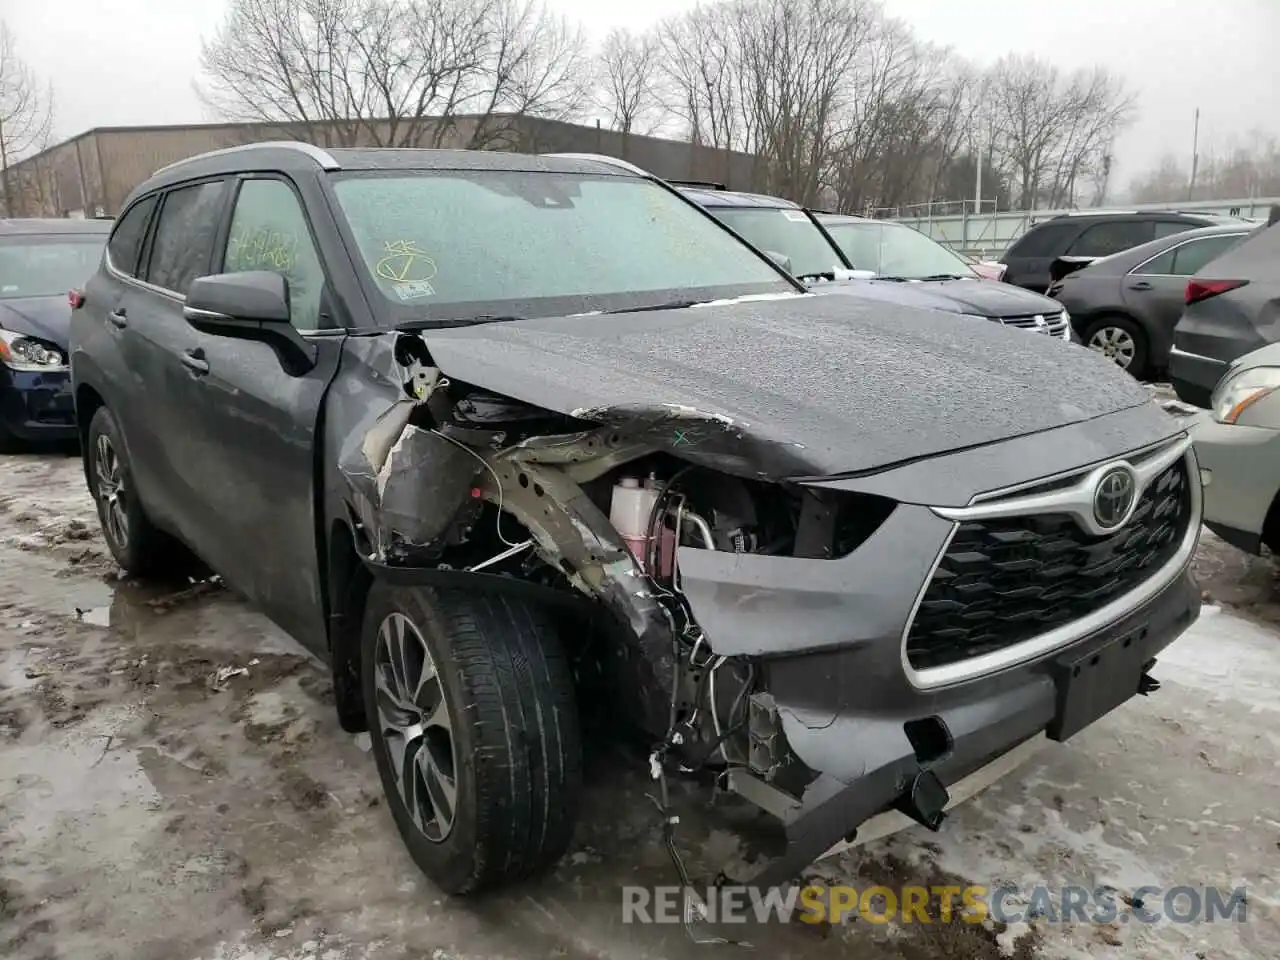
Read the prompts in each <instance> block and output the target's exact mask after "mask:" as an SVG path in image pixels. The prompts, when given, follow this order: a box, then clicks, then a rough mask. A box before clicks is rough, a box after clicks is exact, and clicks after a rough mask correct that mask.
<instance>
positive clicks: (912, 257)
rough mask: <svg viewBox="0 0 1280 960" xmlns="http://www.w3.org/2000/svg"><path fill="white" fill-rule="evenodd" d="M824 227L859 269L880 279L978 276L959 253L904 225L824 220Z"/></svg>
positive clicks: (882, 222)
mask: <svg viewBox="0 0 1280 960" xmlns="http://www.w3.org/2000/svg"><path fill="white" fill-rule="evenodd" d="M823 226H824V227H826V228H827V230H828V231H829V232H830V234H831V236H833V237H835V240H836V243H838V244H840V249H842V250H843V251H844V252H845V256H847V257H848V258H849V259H850V260H851V261H852V262H853V266H854V268H855V269H858V270H874V271H875V272H876V274H877V275H878V276H881V277H886V278H887V277H896V278H900V279H903V280H919V279H921V278H923V277H939V276H957V277H976V276H977V274H976V273H974V271H973V268H972V267H970V266H969V264H967V263H966V262H965V261H964V260H963V259H961V258H960V257H959V256H958V255H957V254H954V253H952V252H951V251H950V250H948V249H947V248H946V247H944V246H942V244H940V243H938V242H937V241H935V240H931V239H930V238H929V237H926V236H925V235H924V234H923V233H920V232H919V231H918V230H912V229H911V228H910V227H908V226H905V225H903V224H901V223H887V222H885V221H882V220H868V221H864V222H861V223H859V222H853V221H846V222H844V223H841V222H839V221H835V222H830V221H824V223H823Z"/></svg>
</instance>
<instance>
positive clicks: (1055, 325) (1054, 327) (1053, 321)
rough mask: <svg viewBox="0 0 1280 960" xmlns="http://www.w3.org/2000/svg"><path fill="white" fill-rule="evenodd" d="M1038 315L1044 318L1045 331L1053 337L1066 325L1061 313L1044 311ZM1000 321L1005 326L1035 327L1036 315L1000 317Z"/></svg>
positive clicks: (1060, 332) (1060, 334)
mask: <svg viewBox="0 0 1280 960" xmlns="http://www.w3.org/2000/svg"><path fill="white" fill-rule="evenodd" d="M1040 316H1042V317H1043V318H1044V325H1045V333H1047V334H1050V335H1051V336H1055V337H1060V336H1062V331H1063V330H1064V329H1065V328H1066V326H1067V322H1066V321H1065V320H1063V319H1062V314H1060V313H1045V314H1041V315H1040ZM1000 322H1001V323H1003V324H1004V325H1005V326H1006V327H1020V328H1023V329H1028V328H1032V327H1035V325H1036V317H1035V315H1034V314H1032V315H1030V316H1026V317H1001V318H1000Z"/></svg>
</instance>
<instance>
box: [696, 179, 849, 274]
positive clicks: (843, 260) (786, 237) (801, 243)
mask: <svg viewBox="0 0 1280 960" xmlns="http://www.w3.org/2000/svg"><path fill="white" fill-rule="evenodd" d="M673 185H674V186H676V187H677V188H678V189H679V190H680V192H681V193H683V194H684V195H685V197H687V198H688V199H690V200H692V201H693V202H694V203H696V204H697V205H698V206H700V207H702V208H703V209H704V210H706V211H707V212H708V213H710V214H711V215H712V216H713V217H715V218H716V219H717V220H719V221H720V222H721V223H723V224H724V225H725V226H727V227H729V229H731V230H733V231H734V232H735V233H737V234H738V235H739V236H741V237H743V238H744V239H745V240H746V241H747V242H748V243H750V244H751V245H752V246H753V247H755V248H756V249H758V250H762V251H763V252H765V253H767V254H768V255H769V256H771V257H772V258H773V259H774V260H776V261H777V262H778V263H780V264H782V265H784V266H785V267H786V268H787V269H788V270H789V271H790V272H791V274H792V275H793V276H795V277H796V278H797V279H799V280H801V281H803V282H805V283H809V284H814V283H815V282H820V281H834V280H848V279H851V278H852V276H853V273H854V267H853V264H851V263H850V262H849V259H848V258H847V257H846V256H845V255H844V253H843V252H842V251H841V250H840V248H839V246H837V245H836V244H835V243H834V242H833V241H832V239H831V237H830V236H829V235H828V234H827V233H826V231H825V230H823V228H822V227H821V226H820V225H819V224H818V222H817V221H816V220H814V218H813V217H812V216H810V214H809V212H808V211H807V210H805V209H804V208H803V207H801V206H800V205H799V204H796V203H792V202H791V201H790V200H784V199H782V198H781V197H770V196H766V195H764V194H759V193H742V192H739V191H736V190H723V189H719V188H716V187H714V186H712V185H701V184H700V185H697V186H690V185H688V184H686V183H676V184H673Z"/></svg>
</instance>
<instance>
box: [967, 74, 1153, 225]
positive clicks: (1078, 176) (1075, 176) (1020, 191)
mask: <svg viewBox="0 0 1280 960" xmlns="http://www.w3.org/2000/svg"><path fill="white" fill-rule="evenodd" d="M987 94H988V96H989V97H990V99H991V106H992V110H993V116H994V135H995V143H996V151H997V154H998V159H999V160H1000V161H1002V162H1003V164H1004V166H1005V168H1006V169H1007V171H1008V173H1009V175H1010V176H1011V177H1012V178H1013V179H1014V181H1015V184H1016V190H1015V193H1016V196H1017V202H1018V203H1020V204H1021V205H1022V206H1024V207H1028V208H1031V207H1035V206H1037V205H1044V204H1047V205H1048V206H1050V207H1057V206H1074V205H1075V200H1076V193H1077V184H1078V182H1080V181H1083V180H1085V179H1087V178H1088V177H1089V176H1091V175H1093V174H1094V173H1095V172H1096V171H1097V170H1098V169H1100V165H1101V164H1102V160H1103V157H1105V156H1107V155H1109V154H1110V152H1111V149H1112V146H1113V144H1114V142H1115V138H1116V136H1117V135H1118V134H1119V133H1120V131H1122V130H1123V129H1124V128H1125V126H1127V124H1128V123H1129V121H1130V120H1131V119H1132V115H1133V109H1134V99H1133V97H1132V95H1130V94H1129V93H1128V92H1127V91H1126V90H1125V89H1124V84H1123V82H1122V81H1121V80H1120V79H1119V78H1118V77H1116V76H1114V75H1113V74H1111V73H1109V72H1108V71H1107V70H1105V69H1103V68H1101V67H1098V68H1095V69H1093V70H1089V71H1077V72H1076V73H1073V74H1071V75H1068V76H1064V75H1063V74H1062V73H1061V72H1060V71H1059V70H1058V69H1057V68H1056V67H1054V66H1052V65H1050V64H1047V63H1045V62H1043V61H1041V60H1037V59H1036V58H1034V57H1030V56H1008V57H1005V58H1003V59H1002V60H1000V61H999V62H998V63H997V64H996V66H995V68H994V69H993V71H992V74H991V78H990V84H989V86H988V88H987Z"/></svg>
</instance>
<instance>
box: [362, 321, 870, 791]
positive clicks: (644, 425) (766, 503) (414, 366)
mask: <svg viewBox="0 0 1280 960" xmlns="http://www.w3.org/2000/svg"><path fill="white" fill-rule="evenodd" d="M397 360H398V361H399V362H400V364H401V365H402V367H403V383H404V388H405V394H406V397H405V400H404V401H402V402H401V404H400V405H398V406H397V407H396V408H393V409H392V410H390V411H387V412H386V413H385V414H384V415H383V417H382V418H381V419H380V420H379V422H378V424H376V425H375V427H374V429H371V430H370V431H369V432H368V434H366V436H365V437H364V438H363V442H362V445H361V448H360V450H359V451H358V453H359V454H360V458H359V459H362V460H365V463H363V464H360V466H361V467H362V468H363V469H346V470H344V472H345V473H346V475H347V477H348V480H349V481H351V482H352V484H353V486H354V487H355V489H356V490H357V491H359V492H367V493H368V494H370V495H367V496H366V497H365V498H364V509H363V510H362V511H361V514H362V515H361V516H359V517H358V518H355V520H356V526H357V528H358V529H360V530H361V531H363V533H364V535H365V536H366V537H367V542H366V543H365V544H363V545H362V549H363V551H364V552H365V553H366V555H367V556H371V557H373V558H376V560H377V561H378V562H380V563H384V564H387V565H389V566H406V565H407V566H415V567H420V566H427V567H432V568H434V569H437V570H461V571H468V572H471V573H474V574H485V575H488V576H490V577H502V578H508V579H514V580H519V581H521V582H524V583H529V584H536V585H539V586H541V587H544V588H547V589H550V590H558V591H561V592H565V593H573V594H576V595H578V596H579V597H585V598H587V599H588V600H590V601H594V602H595V604H596V605H598V607H599V608H600V610H601V611H602V613H603V614H604V616H603V618H602V621H603V624H604V625H603V627H602V629H603V630H604V631H605V632H606V633H609V634H610V635H611V636H610V639H609V640H608V641H607V642H604V643H590V642H589V643H587V644H585V645H584V646H583V648H582V650H581V658H582V664H581V668H580V683H581V684H584V685H592V686H596V687H598V688H599V689H602V690H607V691H608V693H607V696H608V697H609V699H610V701H611V703H613V704H614V705H616V707H617V708H618V710H619V712H621V713H623V714H624V715H625V717H626V719H627V720H629V721H630V726H632V727H634V728H636V729H638V730H640V731H642V732H643V733H644V734H645V735H646V736H647V737H648V738H650V740H651V741H655V742H656V744H657V746H656V747H655V749H654V752H653V756H652V757H651V759H650V765H651V772H652V773H653V774H654V776H655V778H656V777H658V776H659V775H660V774H661V773H662V772H663V771H664V770H667V769H670V770H672V771H679V772H683V773H694V772H696V771H702V770H712V771H720V772H721V774H722V776H721V777H720V778H718V779H717V783H729V784H730V785H731V786H732V787H733V788H734V789H738V790H739V792H746V793H750V794H751V797H750V799H752V800H753V801H754V802H756V803H757V804H759V805H761V806H763V807H764V808H765V809H770V810H771V811H772V812H777V811H778V810H780V809H783V808H785V807H786V806H787V805H788V804H789V803H790V802H794V798H797V797H799V795H800V794H801V793H802V792H803V788H804V786H805V785H806V783H808V782H810V781H811V780H812V779H813V777H814V776H815V774H814V773H813V772H811V771H809V770H807V769H806V768H805V767H804V765H803V764H802V763H800V761H799V760H798V759H797V758H796V757H795V756H794V755H793V754H792V753H791V752H790V751H789V750H788V749H787V747H786V745H785V740H784V738H783V737H782V736H781V732H780V727H779V725H778V718H777V713H776V710H775V709H774V708H773V704H772V700H771V698H770V696H769V694H768V692H767V690H766V689H765V685H764V675H763V667H762V666H761V664H760V663H759V662H758V661H757V660H756V659H755V658H751V657H745V656H725V655H722V654H720V653H718V652H717V649H716V642H715V638H713V637H708V636H707V635H706V634H705V633H704V631H703V629H702V627H701V626H700V625H699V624H698V622H697V620H696V618H695V616H694V614H693V611H692V609H691V607H690V604H689V602H688V600H687V598H686V597H685V594H684V590H683V589H682V584H681V569H680V562H681V561H680V557H681V552H682V551H688V550H705V551H718V552H723V553H729V554H743V555H757V556H776V557H807V558H813V559H824V558H825V559H830V558H835V557H839V556H842V555H845V554H847V553H849V552H850V551H852V550H853V549H854V548H855V547H856V546H857V545H858V544H859V543H860V542H862V540H864V539H865V538H866V537H867V536H868V535H870V533H872V532H874V530H875V529H876V528H877V527H878V526H879V525H880V523H882V522H883V521H884V519H885V518H886V517H887V516H888V514H889V512H890V511H891V510H892V508H893V503H892V501H889V500H886V499H884V498H880V497H871V496H862V495H852V494H832V493H831V492H829V491H820V490H814V489H811V488H805V487H802V486H799V485H788V484H786V483H785V482H781V481H779V480H777V479H774V478H767V477H763V476H760V471H759V468H758V467H757V466H755V464H756V463H758V462H759V460H758V458H750V459H744V457H743V452H742V447H743V445H744V438H743V436H742V433H741V430H740V429H738V428H737V426H736V425H735V424H734V423H732V422H731V421H727V420H726V419H725V418H722V417H715V416H703V415H701V414H699V413H698V412H697V411H691V410H688V409H685V408H672V409H669V410H662V411H659V412H658V413H656V414H655V413H651V412H650V413H644V414H639V415H637V414H630V415H628V416H627V417H626V418H625V419H624V420H621V421H620V422H618V423H617V424H616V425H614V424H612V423H610V422H609V421H610V420H612V419H614V417H613V416H611V411H580V412H578V413H579V415H577V416H564V415H561V414H556V413H552V412H548V411H545V410H540V409H538V408H536V407H532V406H530V405H528V404H525V403H522V402H520V401H516V400H512V399H509V398H506V397H503V396H500V395H496V394H494V393H492V392H490V391H486V390H480V389H476V388H473V387H470V386H468V385H464V384H455V383H451V382H450V381H449V380H448V379H446V378H444V377H443V376H441V374H440V371H439V370H437V369H436V368H435V367H434V366H432V364H431V361H430V356H429V354H428V352H427V350H426V348H425V345H424V344H423V342H422V340H421V339H419V338H417V337H412V336H408V335H406V336H402V337H401V339H400V341H399V343H398V349H397ZM601 421H604V422H601ZM350 460H351V461H354V462H355V463H359V460H358V459H357V458H356V457H355V456H354V455H352V456H351V457H350ZM428 463H429V464H430V465H431V469H430V470H429V471H428V470H425V469H421V468H420V465H425V464H428ZM344 467H345V463H344ZM361 481H364V482H361ZM370 481H372V483H370ZM371 488H372V489H371ZM592 672H595V674H596V675H595V676H592V675H591V674H592ZM731 769H732V770H735V771H739V776H738V777H736V778H729V777H724V776H723V773H724V772H726V771H729V770H731ZM743 774H749V776H748V777H746V778H745V779H744V777H743V776H742V775H743ZM744 783H747V784H749V785H751V786H753V787H755V789H749V790H747V791H741V790H740V785H742V784H744Z"/></svg>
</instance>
